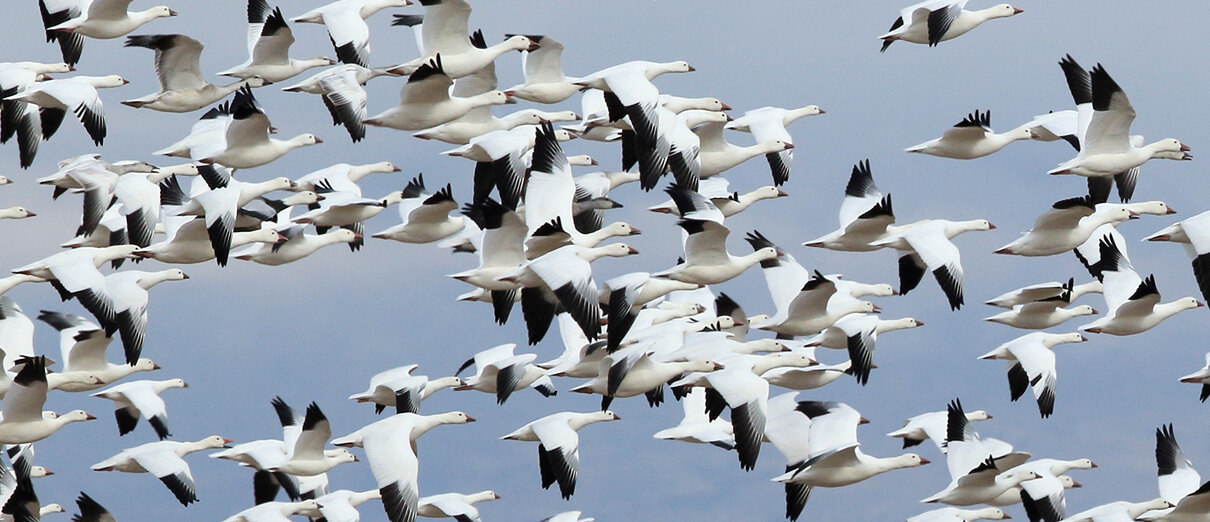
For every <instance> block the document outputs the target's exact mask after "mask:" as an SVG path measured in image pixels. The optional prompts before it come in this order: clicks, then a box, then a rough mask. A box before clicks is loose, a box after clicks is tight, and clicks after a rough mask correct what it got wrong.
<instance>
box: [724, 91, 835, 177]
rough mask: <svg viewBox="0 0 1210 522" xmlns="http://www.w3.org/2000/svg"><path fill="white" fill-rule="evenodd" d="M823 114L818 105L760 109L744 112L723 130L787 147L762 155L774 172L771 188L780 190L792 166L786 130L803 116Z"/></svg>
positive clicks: (791, 141) (792, 143)
mask: <svg viewBox="0 0 1210 522" xmlns="http://www.w3.org/2000/svg"><path fill="white" fill-rule="evenodd" d="M825 112H827V111H825V110H823V109H821V108H819V106H818V105H807V106H804V107H799V108H796V109H783V108H781V107H761V108H759V109H752V110H750V111H747V112H744V115H743V116H741V117H739V118H736V119H735V121H732V122H729V123H727V125H726V128H728V129H733V130H737V131H741V132H750V133H752V137H753V138H755V139H756V141H757V142H758V143H765V142H769V141H771V140H773V141H780V142H782V143H785V144H786V145H787V147H786V148H785V149H784V150H781V151H778V152H770V153H767V154H765V159H766V160H768V162H769V169H770V170H771V171H772V172H773V184H774V185H776V186H781V185H784V184H785V183H786V181H789V179H790V171H791V169H792V167H793V162H794V149H793V147H794V141H793V139H792V138H791V136H790V133H789V131H787V130H786V126H787V125H790V124H791V123H794V122H795V121H797V120H798V119H799V118H803V117H805V116H816V115H819V114H824V113H825Z"/></svg>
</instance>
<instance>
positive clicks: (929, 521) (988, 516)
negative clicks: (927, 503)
mask: <svg viewBox="0 0 1210 522" xmlns="http://www.w3.org/2000/svg"><path fill="white" fill-rule="evenodd" d="M1009 518H1012V517H1010V516H1008V514H1007V513H1005V512H1004V511H1003V510H1001V509H1000V508H994V507H985V508H980V509H961V508H955V507H946V508H941V509H934V510H932V511H928V512H925V513H921V514H919V515H916V516H914V517H910V518H908V519H907V522H970V521H972V520H1005V519H1009Z"/></svg>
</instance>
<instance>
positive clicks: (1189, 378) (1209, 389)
mask: <svg viewBox="0 0 1210 522" xmlns="http://www.w3.org/2000/svg"><path fill="white" fill-rule="evenodd" d="M1181 382H1187V383H1189V384H1200V385H1202V393H1201V395H1200V397H1199V398H1200V399H1201V400H1202V402H1206V398H1207V397H1210V353H1207V354H1206V365H1205V366H1203V367H1202V369H1200V370H1198V371H1196V372H1193V373H1191V374H1189V375H1186V376H1184V377H1181Z"/></svg>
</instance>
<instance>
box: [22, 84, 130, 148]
mask: <svg viewBox="0 0 1210 522" xmlns="http://www.w3.org/2000/svg"><path fill="white" fill-rule="evenodd" d="M127 83H130V82H128V81H126V79H124V78H122V77H121V76H118V75H109V76H72V77H70V78H64V79H62V80H47V81H44V82H37V83H34V84H32V85H29V86H28V87H26V88H25V89H22V90H21V91H18V92H17V93H16V94H12V95H9V96H8V97H6V98H4V100H5V101H19V102H25V103H29V104H33V105H37V106H39V107H41V118H42V138H43V139H50V137H51V136H52V135H53V134H54V133H55V131H56V130H58V128H59V124H60V123H62V122H63V117H64V116H65V115H66V114H67V112H69V111H70V112H71V113H73V114H75V115H76V117H77V118H78V119H79V120H80V123H81V124H82V125H83V126H84V130H86V131H88V136H89V137H90V138H92V141H93V143H94V144H96V145H102V144H104V143H105V135H106V129H105V106H104V104H102V103H101V97H100V95H99V94H97V89H104V88H112V87H121V86H123V85H126V84H127ZM27 110H29V109H28V108H27Z"/></svg>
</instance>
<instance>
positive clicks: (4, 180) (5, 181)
mask: <svg viewBox="0 0 1210 522" xmlns="http://www.w3.org/2000/svg"><path fill="white" fill-rule="evenodd" d="M12 182H13V180H11V179H8V177H6V176H0V185H8V184H10V183H12Z"/></svg>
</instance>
